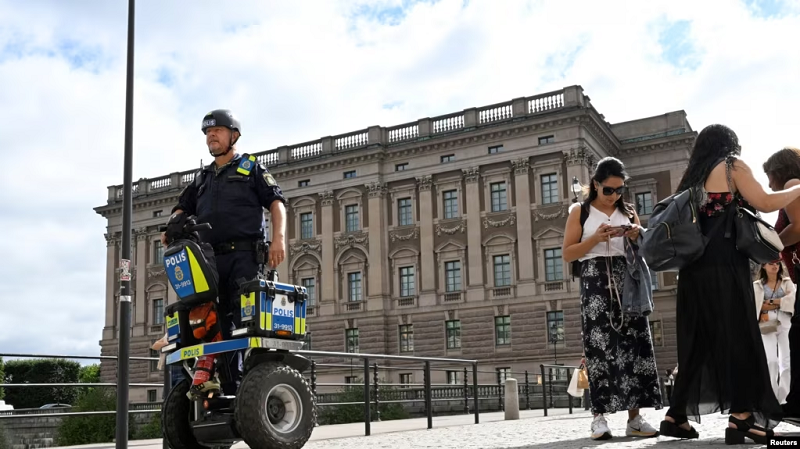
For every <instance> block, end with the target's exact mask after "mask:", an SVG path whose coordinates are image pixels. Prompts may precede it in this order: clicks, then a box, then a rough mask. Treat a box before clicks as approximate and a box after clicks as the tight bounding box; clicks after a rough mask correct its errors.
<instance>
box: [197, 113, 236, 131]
mask: <svg viewBox="0 0 800 449" xmlns="http://www.w3.org/2000/svg"><path fill="white" fill-rule="evenodd" d="M212 126H224V127H226V128H228V129H230V130H231V131H238V132H239V134H240V135H241V134H242V124H241V123H239V120H238V119H237V118H236V117H234V116H233V112H231V111H230V110H229V109H215V110H213V111H211V112H209V113H208V114H206V115H205V117H203V126H202V127H201V128H200V129H201V130H202V131H203V134H205V133H206V130H207V129H208V128H211V127H212Z"/></svg>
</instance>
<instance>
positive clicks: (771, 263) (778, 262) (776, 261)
mask: <svg viewBox="0 0 800 449" xmlns="http://www.w3.org/2000/svg"><path fill="white" fill-rule="evenodd" d="M780 263H781V261H780V260H773V261H772V262H767V265H780Z"/></svg>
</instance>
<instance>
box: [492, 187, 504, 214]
mask: <svg viewBox="0 0 800 449" xmlns="http://www.w3.org/2000/svg"><path fill="white" fill-rule="evenodd" d="M490 187H491V191H492V212H500V211H504V210H507V209H508V192H507V191H506V183H505V182H493V183H492V184H491V186H490Z"/></svg>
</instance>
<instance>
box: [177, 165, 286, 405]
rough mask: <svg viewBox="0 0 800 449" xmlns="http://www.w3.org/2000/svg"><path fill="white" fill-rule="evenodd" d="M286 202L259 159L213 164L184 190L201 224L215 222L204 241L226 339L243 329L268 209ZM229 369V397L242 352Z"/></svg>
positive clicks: (185, 206) (231, 358)
mask: <svg viewBox="0 0 800 449" xmlns="http://www.w3.org/2000/svg"><path fill="white" fill-rule="evenodd" d="M275 201H281V202H283V203H284V204H286V198H285V197H284V195H283V192H282V191H281V188H280V187H279V186H278V185H277V183H276V182H275V179H274V178H273V177H272V175H271V174H270V173H269V171H268V170H267V168H266V167H264V166H263V165H261V164H259V163H258V162H257V161H256V158H255V156H250V155H247V154H245V155H239V154H237V155H235V156H234V157H233V159H232V160H231V161H230V162H229V163H227V164H225V165H223V166H222V167H216V165H215V164H210V165H208V166H206V167H205V168H203V169H202V170H200V171H199V172H198V173H197V174H196V175H195V180H194V182H192V184H190V185H189V186H187V187H186V188H185V189H184V190H183V192H181V195H180V198H179V199H178V204H177V205H176V206H175V207H174V208H173V209H172V212H173V213H174V212H175V211H176V210H178V209H180V210H183V212H184V213H185V214H187V215H195V216H197V223H198V224H199V223H210V224H211V228H212V229H210V230H201V231H199V233H200V238H201V239H202V241H203V242H207V243H209V244H210V245H211V246H212V247H213V248H214V254H215V256H216V260H217V269H218V271H219V316H220V324H221V327H222V337H223V339H224V340H229V339H231V333H232V331H233V330H234V329H236V328H237V327H239V326H240V325H241V319H242V316H241V313H240V310H239V293H238V289H239V287H238V283H237V281H238V280H239V279H241V278H245V279H247V280H250V279H253V278H254V277H255V276H256V275H257V273H258V262H257V259H256V245H257V243H258V242H259V241H263V240H264V239H265V230H266V221H265V220H264V211H263V209H267V210H269V209H270V207H271V206H272V203H273V202H275ZM220 362H221V363H220V364H219V365H218V366H219V367H220V368H222V369H223V374H225V375H224V376H223V377H224V379H223V384H222V388H223V394H226V395H233V394H235V390H236V388H237V386H238V383H239V380H240V378H241V374H242V368H243V364H242V355H241V353H239V352H237V353H229V354H227V363H226V362H225V361H222V360H221V361H220ZM226 367H227V369H226Z"/></svg>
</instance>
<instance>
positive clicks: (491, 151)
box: [489, 145, 503, 154]
mask: <svg viewBox="0 0 800 449" xmlns="http://www.w3.org/2000/svg"><path fill="white" fill-rule="evenodd" d="M501 151H503V146H502V145H495V146H493V147H489V154H497V153H499V152H501Z"/></svg>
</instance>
